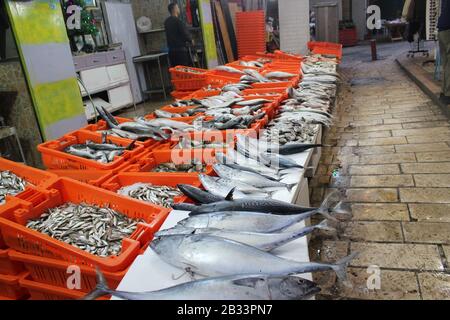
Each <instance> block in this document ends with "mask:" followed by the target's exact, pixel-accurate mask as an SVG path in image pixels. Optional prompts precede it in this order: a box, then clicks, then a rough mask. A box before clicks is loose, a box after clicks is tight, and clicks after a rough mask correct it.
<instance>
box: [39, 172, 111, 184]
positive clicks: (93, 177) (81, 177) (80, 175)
mask: <svg viewBox="0 0 450 320" xmlns="http://www.w3.org/2000/svg"><path fill="white" fill-rule="evenodd" d="M48 172H51V173H54V174H55V175H57V176H58V177H61V178H63V177H64V178H70V179H74V180H77V181H80V182H84V183H87V184H89V185H91V186H96V187H99V186H101V184H102V183H103V182H105V181H106V180H108V179H109V178H111V177H112V176H113V175H114V171H113V170H51V169H50V170H48Z"/></svg>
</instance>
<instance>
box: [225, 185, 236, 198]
mask: <svg viewBox="0 0 450 320" xmlns="http://www.w3.org/2000/svg"><path fill="white" fill-rule="evenodd" d="M235 190H236V187H234V188H233V189H231V190H230V192H228V194H227V196H226V197H225V201H233V193H234V191H235Z"/></svg>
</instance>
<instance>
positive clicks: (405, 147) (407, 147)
mask: <svg viewBox="0 0 450 320" xmlns="http://www.w3.org/2000/svg"><path fill="white" fill-rule="evenodd" d="M395 150H396V151H397V152H426V151H442V150H449V151H450V148H449V147H448V145H447V144H446V143H444V142H440V143H417V144H401V145H398V146H395Z"/></svg>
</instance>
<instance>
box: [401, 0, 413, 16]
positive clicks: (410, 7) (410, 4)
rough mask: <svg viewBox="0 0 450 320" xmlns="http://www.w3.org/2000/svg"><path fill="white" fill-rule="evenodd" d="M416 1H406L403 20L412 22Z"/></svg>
mask: <svg viewBox="0 0 450 320" xmlns="http://www.w3.org/2000/svg"><path fill="white" fill-rule="evenodd" d="M414 8H415V0H406V1H405V5H404V6H403V12H402V18H404V19H405V20H406V21H411V20H412V19H413V18H414Z"/></svg>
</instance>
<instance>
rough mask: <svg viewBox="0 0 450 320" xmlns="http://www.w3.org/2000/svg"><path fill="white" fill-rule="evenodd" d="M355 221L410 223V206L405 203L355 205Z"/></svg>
mask: <svg viewBox="0 0 450 320" xmlns="http://www.w3.org/2000/svg"><path fill="white" fill-rule="evenodd" d="M351 207H352V213H353V220H392V221H409V214H408V206H407V205H406V204H403V203H353V204H352V205H351Z"/></svg>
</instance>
